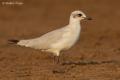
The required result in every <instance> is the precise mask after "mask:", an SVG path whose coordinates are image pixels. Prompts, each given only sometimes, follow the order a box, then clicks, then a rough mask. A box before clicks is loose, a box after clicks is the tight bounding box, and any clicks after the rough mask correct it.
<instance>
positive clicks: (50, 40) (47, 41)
mask: <svg viewBox="0 0 120 80" xmlns="http://www.w3.org/2000/svg"><path fill="white" fill-rule="evenodd" d="M66 29H67V26H66V27H63V28H60V29H56V30H54V31H51V32H48V33H46V34H44V35H42V36H41V37H38V38H34V39H28V40H21V41H20V42H18V43H17V44H18V45H22V46H25V47H32V48H35V49H49V48H51V45H52V44H55V43H56V42H58V41H59V40H60V39H61V38H62V36H63V35H64V34H65V32H66Z"/></svg>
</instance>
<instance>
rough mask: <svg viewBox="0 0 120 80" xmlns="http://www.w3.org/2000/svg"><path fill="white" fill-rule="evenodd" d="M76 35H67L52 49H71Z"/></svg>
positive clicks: (77, 36)
mask: <svg viewBox="0 0 120 80" xmlns="http://www.w3.org/2000/svg"><path fill="white" fill-rule="evenodd" d="M78 38H79V32H78V33H76V34H75V33H67V34H65V35H64V36H63V38H62V39H61V40H59V41H58V42H57V43H55V44H53V45H52V48H57V49H58V50H66V49H69V48H71V47H72V46H73V45H74V44H75V43H76V42H77V40H78Z"/></svg>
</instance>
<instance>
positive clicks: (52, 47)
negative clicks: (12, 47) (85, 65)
mask: <svg viewBox="0 0 120 80" xmlns="http://www.w3.org/2000/svg"><path fill="white" fill-rule="evenodd" d="M85 18H86V19H88V18H87V17H86V15H85V14H84V13H83V12H82V11H73V12H72V13H71V15H70V20H69V24H68V25H67V26H64V27H62V28H60V29H57V30H53V31H51V32H48V33H46V34H44V35H43V36H40V37H38V38H34V39H28V40H20V41H19V42H17V45H20V46H25V47H31V48H35V49H41V50H42V51H47V52H51V53H53V54H54V55H55V56H59V54H60V51H62V50H66V49H69V48H71V47H72V46H73V45H74V44H75V43H76V42H77V40H78V39H79V35H80V30H81V26H80V21H81V20H82V19H85Z"/></svg>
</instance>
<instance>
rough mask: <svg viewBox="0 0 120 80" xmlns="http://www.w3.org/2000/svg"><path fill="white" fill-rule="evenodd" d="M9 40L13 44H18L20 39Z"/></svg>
mask: <svg viewBox="0 0 120 80" xmlns="http://www.w3.org/2000/svg"><path fill="white" fill-rule="evenodd" d="M8 42H9V43H11V44H17V43H18V42H19V40H16V39H10V40H8Z"/></svg>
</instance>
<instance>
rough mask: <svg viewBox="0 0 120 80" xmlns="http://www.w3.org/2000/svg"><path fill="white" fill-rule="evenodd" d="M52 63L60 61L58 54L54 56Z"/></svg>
mask: <svg viewBox="0 0 120 80" xmlns="http://www.w3.org/2000/svg"><path fill="white" fill-rule="evenodd" d="M54 63H57V64H59V63H60V56H54Z"/></svg>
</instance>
